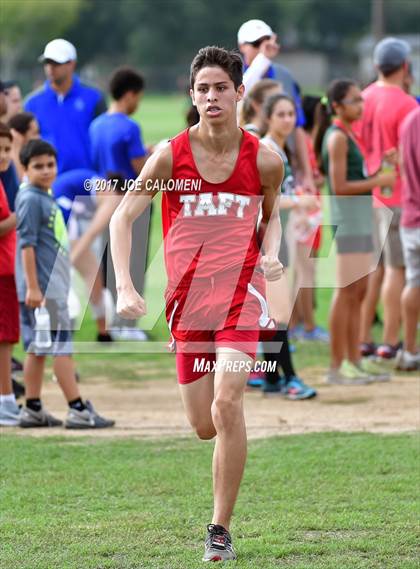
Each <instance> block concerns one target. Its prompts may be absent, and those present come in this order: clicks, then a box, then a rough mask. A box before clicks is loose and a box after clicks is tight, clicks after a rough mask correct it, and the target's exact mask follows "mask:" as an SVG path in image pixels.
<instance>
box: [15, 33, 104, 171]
mask: <svg viewBox="0 0 420 569" xmlns="http://www.w3.org/2000/svg"><path fill="white" fill-rule="evenodd" d="M76 60H77V54H76V49H75V47H74V45H73V44H71V43H70V42H68V41H66V40H64V39H55V40H52V41H50V42H49V43H48V44H47V45H46V46H45V49H44V53H43V55H42V56H41V57H40V61H42V62H43V64H44V71H45V75H46V77H47V81H46V82H45V84H44V85H43V87H41V88H40V89H39V90H37V91H35V92H34V93H32V94H30V95H29V97H28V98H27V100H26V102H25V110H26V111H29V112H31V113H33V114H34V115H35V116H36V118H37V120H38V123H39V126H40V133H41V137H42V138H43V139H44V140H47V141H48V142H50V143H51V144H52V145H53V146H54V147H55V148H56V149H57V154H58V171H59V173H62V172H66V171H68V170H73V169H75V168H91V166H92V164H91V152H90V140H89V126H90V124H91V122H92V121H93V120H94V119H95V118H96V117H97V116H98V115H100V114H101V113H103V112H105V111H106V103H105V99H104V97H103V95H102V93H101V92H100V91H98V89H95V88H94V87H89V86H88V85H85V84H84V83H82V82H81V81H80V79H79V78H78V77H77V75H75V73H74V70H75V67H76Z"/></svg>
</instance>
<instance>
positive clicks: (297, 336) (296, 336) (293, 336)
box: [287, 324, 304, 340]
mask: <svg viewBox="0 0 420 569" xmlns="http://www.w3.org/2000/svg"><path fill="white" fill-rule="evenodd" d="M303 331H304V329H303V326H302V324H298V325H297V326H295V327H294V328H289V330H288V331H287V335H288V337H289V340H301V339H302V334H303Z"/></svg>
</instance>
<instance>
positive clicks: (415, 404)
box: [11, 369, 420, 439]
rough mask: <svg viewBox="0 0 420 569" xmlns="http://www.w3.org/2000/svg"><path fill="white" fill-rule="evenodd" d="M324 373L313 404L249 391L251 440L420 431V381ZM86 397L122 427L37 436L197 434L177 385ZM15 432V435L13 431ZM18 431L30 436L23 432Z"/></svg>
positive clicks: (93, 387) (99, 386)
mask: <svg viewBox="0 0 420 569" xmlns="http://www.w3.org/2000/svg"><path fill="white" fill-rule="evenodd" d="M321 374H322V370H317V369H311V370H310V373H309V370H305V377H312V378H313V381H311V385H314V386H315V387H317V389H318V397H317V398H316V399H313V400H310V401H302V402H294V401H286V400H284V399H283V398H282V397H277V396H274V397H273V396H271V397H262V395H261V393H259V392H255V391H253V392H247V394H246V397H245V406H246V418H247V425H248V434H249V437H250V438H254V439H255V438H262V437H268V436H273V435H286V434H296V433H308V432H322V431H353V432H355V431H368V432H375V433H392V432H409V431H414V430H416V429H418V428H419V424H420V423H419V419H420V415H419V395H420V378H418V377H414V376H412V375H411V376H407V375H405V376H399V377H395V378H394V379H393V380H392V381H390V382H388V383H376V384H371V385H366V386H357V387H353V386H352V387H350V386H329V385H325V384H324V382H323V379H322V375H321ZM82 392H83V396H84V397H86V398H88V399H92V401H93V402H94V404H95V406H96V407H97V408H98V410H100V412H101V413H103V414H104V415H106V416H109V417H112V418H114V419H115V420H116V427H115V428H114V429H109V430H105V431H95V432H94V435H93V433H92V431H77V432H75V431H66V430H65V429H39V430H36V429H32V430H31V431H30V434H31V435H32V436H51V435H57V434H60V435H64V434H66V435H71V436H74V435H82V436H89V437H92V435H93V436H94V437H95V438H96V437H101V438H103V437H140V438H152V437H153V438H154V437H162V436H168V437H173V436H185V435H188V434H190V433H191V429H190V427H189V425H188V423H187V421H186V419H185V416H184V413H183V409H182V405H181V401H180V397H179V394H178V389H177V385H176V382H175V380H173V379H170V380H159V381H156V380H155V381H153V380H148V381H142V382H141V383H139V382H130V383H129V382H127V383H124V384H121V383H113V382H110V381H107V380H106V378H103V377H96V378H94V379H90V380H89V383H86V384H84V383H83V384H82ZM44 401H45V404H46V406H47V407H48V409H49V410H51V411H53V412H54V413H56V414H57V416H59V417H64V416H65V413H66V406H65V403H64V401H63V398H62V396H61V393H60V390H59V389H58V387H57V386H56V385H55V384H53V383H52V382H49V383H48V384H47V385H46V386H45V389H44ZM11 431H12V430H11ZM13 432H16V433H19V434H21V435H25V434H26V435H28V431H25V430H23V429H13Z"/></svg>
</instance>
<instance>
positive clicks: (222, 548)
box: [203, 524, 236, 561]
mask: <svg viewBox="0 0 420 569" xmlns="http://www.w3.org/2000/svg"><path fill="white" fill-rule="evenodd" d="M235 559H236V553H235V550H234V549H233V546H232V538H231V537H230V533H229V532H228V531H227V530H226V529H225V528H224V527H223V526H219V525H216V524H209V525H208V526H207V538H206V544H205V548H204V557H203V561H233V560H235Z"/></svg>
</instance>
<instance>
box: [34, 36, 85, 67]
mask: <svg viewBox="0 0 420 569" xmlns="http://www.w3.org/2000/svg"><path fill="white" fill-rule="evenodd" d="M46 59H49V60H51V61H55V62H56V63H68V62H69V61H75V60H76V59H77V52H76V48H75V47H74V45H73V44H72V43H70V42H69V41H67V40H63V39H56V40H52V41H50V42H49V43H47V45H46V46H45V49H44V53H43V54H42V55H41V56H40V57H39V61H45V60H46Z"/></svg>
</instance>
